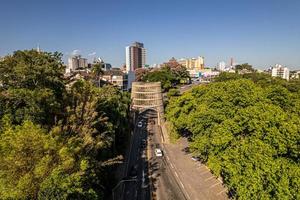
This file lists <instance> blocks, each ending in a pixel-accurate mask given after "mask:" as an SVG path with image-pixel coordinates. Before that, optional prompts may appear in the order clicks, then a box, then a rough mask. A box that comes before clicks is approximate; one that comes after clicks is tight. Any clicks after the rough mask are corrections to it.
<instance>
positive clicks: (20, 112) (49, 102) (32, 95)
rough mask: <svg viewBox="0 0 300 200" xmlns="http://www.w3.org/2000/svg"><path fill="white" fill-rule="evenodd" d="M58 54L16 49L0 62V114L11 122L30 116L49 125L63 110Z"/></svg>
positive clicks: (61, 80) (17, 121) (29, 117)
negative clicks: (7, 117)
mask: <svg viewBox="0 0 300 200" xmlns="http://www.w3.org/2000/svg"><path fill="white" fill-rule="evenodd" d="M61 57H62V55H61V54H59V53H57V52H55V53H47V52H42V53H39V52H37V51H35V50H30V51H27V50H25V51H16V52H15V53H14V54H13V55H11V56H7V57H5V59H4V60H3V61H1V62H0V82H1V83H2V88H1V90H0V108H1V110H0V118H1V116H3V115H4V114H9V116H10V117H11V118H12V119H11V120H12V122H13V123H14V124H20V123H21V122H22V121H23V120H25V119H30V120H32V121H34V122H36V123H39V124H43V125H45V126H52V125H54V124H55V122H56V120H57V119H58V118H60V117H61V114H62V113H63V112H62V110H63V94H64V92H65V87H64V81H63V71H64V67H63V65H62V62H61Z"/></svg>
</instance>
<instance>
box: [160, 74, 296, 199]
mask: <svg viewBox="0 0 300 200" xmlns="http://www.w3.org/2000/svg"><path fill="white" fill-rule="evenodd" d="M256 75H257V74H252V75H248V77H251V78H249V79H253V80H254V81H252V80H247V79H243V78H242V76H241V75H229V74H223V75H221V77H219V79H218V82H216V83H211V84H209V85H202V86H198V87H195V88H193V89H192V91H189V92H186V93H184V94H183V95H181V96H179V97H177V98H172V99H171V100H170V101H169V104H168V106H167V108H166V112H167V113H166V116H167V119H168V120H169V121H170V122H172V124H173V125H174V127H175V128H176V130H177V131H178V132H179V133H186V132H188V133H190V134H191V138H190V140H191V143H190V149H191V150H192V151H194V154H196V155H198V156H199V157H200V158H201V159H202V160H203V161H204V162H206V163H207V164H208V166H209V167H210V169H211V170H212V171H213V172H214V173H215V174H216V175H217V176H222V178H223V180H224V182H225V184H226V185H227V186H228V188H229V190H230V191H231V194H232V195H233V197H234V198H238V199H299V198H300V193H299V191H300V190H299V188H300V165H299V164H300V163H299V162H300V153H299V152H300V144H299V141H300V134H299V133H300V115H299V110H298V109H299V101H300V96H299V93H298V92H297V91H296V92H295V91H291V90H289V89H288V88H289V87H288V86H287V84H286V83H285V82H281V80H277V79H276V80H272V79H269V77H267V76H260V75H257V76H256ZM253 77H254V78H253ZM221 80H222V81H221ZM269 80H270V81H271V83H272V84H270V83H269V82H268V81H269Z"/></svg>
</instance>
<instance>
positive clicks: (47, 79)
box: [0, 50, 130, 199]
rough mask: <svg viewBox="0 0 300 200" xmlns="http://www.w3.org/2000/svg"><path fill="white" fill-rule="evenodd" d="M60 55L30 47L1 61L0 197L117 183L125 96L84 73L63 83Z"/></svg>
mask: <svg viewBox="0 0 300 200" xmlns="http://www.w3.org/2000/svg"><path fill="white" fill-rule="evenodd" d="M60 59H61V56H60V54H56V53H54V54H51V53H46V52H45V53H38V52H36V51H34V50H31V51H18V52H15V53H14V54H13V55H12V56H7V57H5V58H4V60H3V61H1V62H0V71H1V72H3V73H4V74H1V76H0V78H1V79H0V82H1V83H2V86H1V88H0V109H1V111H0V157H1V158H0V185H1V186H0V196H1V199H107V197H108V196H109V195H110V193H111V192H110V191H111V189H112V187H113V185H114V184H115V182H114V181H115V180H114V177H113V176H111V173H113V172H114V170H115V166H116V164H119V163H120V161H121V159H122V156H120V154H122V153H123V149H124V145H125V143H126V138H127V134H128V132H129V128H130V127H129V125H128V124H129V122H128V114H129V104H130V98H129V97H128V94H126V93H123V92H121V91H119V90H118V89H117V88H114V87H113V86H104V87H102V88H99V87H96V86H94V85H93V81H89V80H78V81H75V82H74V83H73V84H72V86H71V87H70V88H68V89H66V88H65V86H64V79H63V76H62V73H60V72H59V69H63V67H62V65H61V60H60ZM30 70H37V71H39V70H40V72H39V73H32V74H31V73H30ZM53 70H57V73H55V72H54V71H53ZM14 73H16V75H14ZM22 74H23V76H22ZM15 77H18V78H17V79H16V78H15ZM41 77H42V78H41Z"/></svg>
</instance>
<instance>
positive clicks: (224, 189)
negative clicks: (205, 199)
mask: <svg viewBox="0 0 300 200" xmlns="http://www.w3.org/2000/svg"><path fill="white" fill-rule="evenodd" d="M226 190H227V189H224V190H222V191H221V192H218V193H217V195H220V194H222V193H223V192H226Z"/></svg>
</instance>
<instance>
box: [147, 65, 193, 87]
mask: <svg viewBox="0 0 300 200" xmlns="http://www.w3.org/2000/svg"><path fill="white" fill-rule="evenodd" d="M141 77H142V78H141V79H142V81H145V82H148V81H149V82H158V81H159V82H161V83H162V88H163V89H164V91H168V90H169V89H170V88H173V87H175V85H177V84H180V83H186V82H187V80H188V79H190V76H189V73H188V71H187V69H186V68H185V67H184V66H182V65H180V64H179V63H178V62H177V61H176V60H175V59H171V60H170V61H169V62H167V63H164V64H163V67H161V68H159V69H155V70H153V71H150V72H148V73H146V74H144V75H143V76H141Z"/></svg>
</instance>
